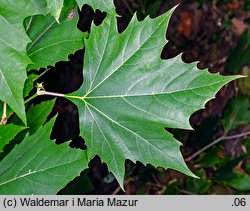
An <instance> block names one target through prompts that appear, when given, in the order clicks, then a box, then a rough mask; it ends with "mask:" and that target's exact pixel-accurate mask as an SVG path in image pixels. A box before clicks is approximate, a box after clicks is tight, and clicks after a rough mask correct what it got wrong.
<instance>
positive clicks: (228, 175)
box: [214, 156, 250, 191]
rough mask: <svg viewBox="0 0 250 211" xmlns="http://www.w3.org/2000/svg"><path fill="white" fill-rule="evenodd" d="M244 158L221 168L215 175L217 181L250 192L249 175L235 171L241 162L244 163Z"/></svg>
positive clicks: (239, 158) (236, 159)
mask: <svg viewBox="0 0 250 211" xmlns="http://www.w3.org/2000/svg"><path fill="white" fill-rule="evenodd" d="M243 159H244V156H241V157H238V158H235V159H233V160H231V161H230V162H228V163H226V164H225V165H223V166H222V167H220V168H219V169H218V170H217V172H216V174H215V177H214V179H215V181H216V182H217V183H219V184H224V185H228V186H230V187H233V188H235V189H237V190H241V191H249V190H250V175H249V174H247V173H239V172H237V171H236V170H235V168H236V166H237V165H239V162H242V160H243Z"/></svg>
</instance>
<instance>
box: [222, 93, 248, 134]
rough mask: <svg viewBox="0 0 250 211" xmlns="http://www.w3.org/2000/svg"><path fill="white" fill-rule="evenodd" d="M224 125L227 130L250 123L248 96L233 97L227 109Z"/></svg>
mask: <svg viewBox="0 0 250 211" xmlns="http://www.w3.org/2000/svg"><path fill="white" fill-rule="evenodd" d="M222 122H223V125H224V127H225V129H226V130H227V131H230V130H233V129H236V128H239V127H241V126H244V125H246V124H248V123H250V111H249V99H248V97H247V96H238V97H237V98H235V99H233V100H232V101H231V102H230V103H229V105H228V108H227V109H226V111H225V114H224V119H223V120H222Z"/></svg>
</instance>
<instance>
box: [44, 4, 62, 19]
mask: <svg viewBox="0 0 250 211" xmlns="http://www.w3.org/2000/svg"><path fill="white" fill-rule="evenodd" d="M46 2H47V7H48V9H49V10H50V12H51V14H52V15H53V16H54V17H55V19H56V21H57V22H58V23H59V17H60V14H61V11H62V8H63V0H46Z"/></svg>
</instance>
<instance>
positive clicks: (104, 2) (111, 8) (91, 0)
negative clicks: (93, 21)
mask: <svg viewBox="0 0 250 211" xmlns="http://www.w3.org/2000/svg"><path fill="white" fill-rule="evenodd" d="M76 2H77V4H78V6H79V7H80V8H82V6H83V5H84V4H88V5H89V6H91V7H92V8H93V9H94V10H96V9H99V10H101V11H104V12H107V13H109V14H111V15H116V12H115V5H114V2H113V0H98V1H96V0H76Z"/></svg>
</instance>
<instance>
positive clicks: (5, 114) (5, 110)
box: [0, 102, 7, 125]
mask: <svg viewBox="0 0 250 211" xmlns="http://www.w3.org/2000/svg"><path fill="white" fill-rule="evenodd" d="M6 123H7V103H6V102H4V103H3V114H2V119H1V121H0V125H5V124H6Z"/></svg>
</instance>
